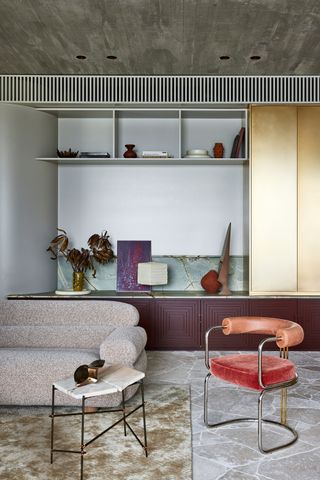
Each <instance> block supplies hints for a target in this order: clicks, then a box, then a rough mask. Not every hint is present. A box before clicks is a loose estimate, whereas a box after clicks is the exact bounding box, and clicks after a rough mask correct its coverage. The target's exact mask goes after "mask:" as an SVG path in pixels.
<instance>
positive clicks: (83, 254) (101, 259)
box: [47, 228, 114, 277]
mask: <svg viewBox="0 0 320 480" xmlns="http://www.w3.org/2000/svg"><path fill="white" fill-rule="evenodd" d="M57 230H58V231H59V232H62V233H60V234H59V235H57V236H56V237H55V238H54V239H53V240H51V242H50V244H49V247H48V248H47V252H51V253H52V255H53V256H52V257H51V258H52V260H56V259H57V258H58V255H59V253H61V254H62V255H63V256H64V257H65V259H66V261H67V262H69V263H70V265H71V267H72V270H73V271H74V272H86V271H87V270H92V276H93V277H95V275H96V268H95V266H94V263H93V260H96V261H97V262H98V263H101V264H105V263H108V262H109V261H110V260H112V259H113V258H114V253H113V250H112V248H111V243H110V241H109V235H107V230H106V231H105V232H102V234H101V235H99V234H97V233H95V234H94V235H91V237H90V238H89V240H88V242H87V243H88V246H89V249H88V248H81V250H78V249H77V248H71V249H70V248H69V238H68V235H67V232H66V231H65V230H63V229H62V228H58V229H57Z"/></svg>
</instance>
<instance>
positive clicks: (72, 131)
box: [38, 107, 248, 166]
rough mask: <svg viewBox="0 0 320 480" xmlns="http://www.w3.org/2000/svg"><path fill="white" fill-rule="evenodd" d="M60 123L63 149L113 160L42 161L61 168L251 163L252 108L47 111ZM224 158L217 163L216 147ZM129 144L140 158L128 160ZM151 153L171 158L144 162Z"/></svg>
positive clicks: (60, 159)
mask: <svg viewBox="0 0 320 480" xmlns="http://www.w3.org/2000/svg"><path fill="white" fill-rule="evenodd" d="M39 110H41V111H44V112H46V113H50V114H51V115H55V116H57V117H58V148H59V150H68V149H69V148H71V149H72V150H73V151H79V152H104V153H105V152H108V153H109V155H110V158H83V157H81V158H80V157H76V158H56V157H41V158H38V160H45V161H50V162H53V163H57V164H59V165H71V164H74V165H76V164H77V165H88V164H90V165H162V164H163V165H210V166H211V165H212V166H214V165H241V164H243V163H245V162H246V161H247V159H248V147H247V145H248V141H247V140H248V134H247V124H248V121H247V109H246V108H227V109H226V108H224V109H223V108H218V109H217V108H216V109H211V108H206V109H204V108H202V109H195V108H181V109H172V108H156V107H155V108H117V109H110V108H109V109H105V108H101V109H97V108H78V109H75V108H70V109H68V108H41V109H39ZM241 128H245V136H244V142H243V144H242V148H241V151H240V155H239V158H231V152H232V147H233V142H234V139H235V137H236V135H237V134H238V133H239V131H240V129H241ZM217 142H219V143H223V145H224V157H223V158H221V159H220V158H219V159H216V158H213V153H212V149H213V146H214V144H215V143H217ZM126 144H134V145H135V151H136V153H137V155H138V157H137V158H135V159H125V158H124V157H123V153H124V152H125V151H126V147H125V145H126ZM192 149H204V150H207V151H208V154H209V157H204V158H189V157H188V158H186V155H187V151H188V150H192ZM145 150H157V151H158V150H159V151H166V152H168V155H169V158H150V159H149V158H142V152H143V151H145Z"/></svg>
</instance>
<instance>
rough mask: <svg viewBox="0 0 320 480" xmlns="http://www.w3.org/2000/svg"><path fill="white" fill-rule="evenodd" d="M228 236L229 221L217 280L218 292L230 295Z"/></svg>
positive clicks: (229, 231) (229, 230)
mask: <svg viewBox="0 0 320 480" xmlns="http://www.w3.org/2000/svg"><path fill="white" fill-rule="evenodd" d="M230 236H231V223H229V226H228V229H227V233H226V237H225V239H224V244H223V249H222V254H221V257H220V262H219V270H218V273H219V276H218V282H220V283H221V285H222V288H221V290H220V292H219V294H220V295H231V291H230V289H229V287H228V276H229V260H230Z"/></svg>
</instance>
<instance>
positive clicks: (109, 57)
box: [107, 55, 118, 60]
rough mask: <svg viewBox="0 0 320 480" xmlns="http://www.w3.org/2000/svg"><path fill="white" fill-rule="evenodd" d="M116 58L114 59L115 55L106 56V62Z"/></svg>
mask: <svg viewBox="0 0 320 480" xmlns="http://www.w3.org/2000/svg"><path fill="white" fill-rule="evenodd" d="M117 58H118V57H116V56H115V55H108V56H107V59H108V60H117Z"/></svg>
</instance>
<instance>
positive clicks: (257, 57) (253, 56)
mask: <svg viewBox="0 0 320 480" xmlns="http://www.w3.org/2000/svg"><path fill="white" fill-rule="evenodd" d="M260 58H261V57H260V55H252V56H251V57H250V60H260Z"/></svg>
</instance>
